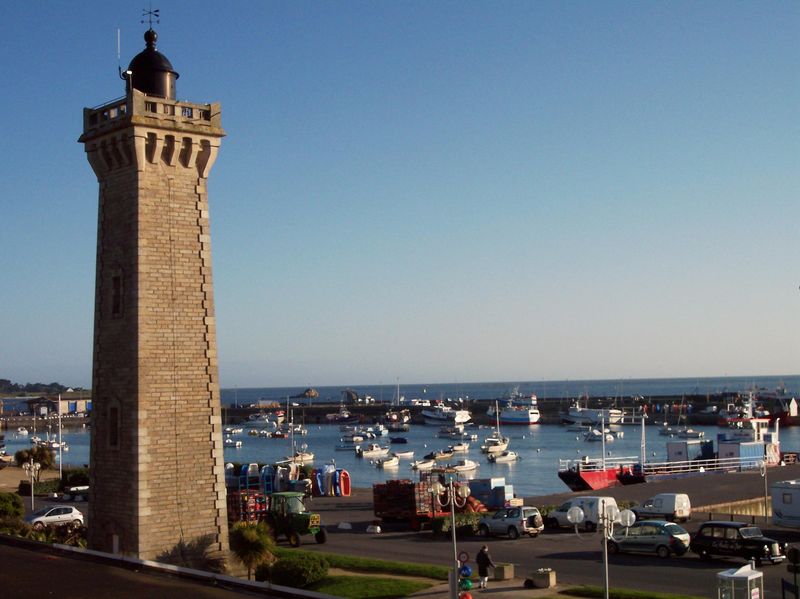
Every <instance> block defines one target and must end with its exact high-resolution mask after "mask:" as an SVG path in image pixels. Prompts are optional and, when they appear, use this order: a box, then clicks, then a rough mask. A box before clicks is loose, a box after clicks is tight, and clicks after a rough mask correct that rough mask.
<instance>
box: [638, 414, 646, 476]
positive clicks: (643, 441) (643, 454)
mask: <svg viewBox="0 0 800 599" xmlns="http://www.w3.org/2000/svg"><path fill="white" fill-rule="evenodd" d="M645 440H646V437H645V432H644V416H642V443H641V446H640V448H639V449H640V451H641V456H640V462H639V463H640V464H641V465H642V468H644V461H645V459H646V456H647V448H646V446H645Z"/></svg>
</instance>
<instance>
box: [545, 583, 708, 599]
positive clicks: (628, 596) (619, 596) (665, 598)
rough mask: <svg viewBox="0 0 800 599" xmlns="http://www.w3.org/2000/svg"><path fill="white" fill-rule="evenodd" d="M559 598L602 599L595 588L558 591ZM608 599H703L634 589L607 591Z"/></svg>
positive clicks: (599, 591) (582, 587)
mask: <svg viewBox="0 0 800 599" xmlns="http://www.w3.org/2000/svg"><path fill="white" fill-rule="evenodd" d="M558 595H559V596H561V597H602V596H603V589H602V588H601V587H596V586H579V587H573V588H571V589H567V590H564V591H560V592H559V593H558ZM608 596H609V598H610V599H703V598H702V597H697V596H695V595H680V594H676V593H654V592H653V591H637V590H634V589H609V591H608Z"/></svg>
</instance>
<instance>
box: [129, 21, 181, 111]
mask: <svg viewBox="0 0 800 599" xmlns="http://www.w3.org/2000/svg"><path fill="white" fill-rule="evenodd" d="M157 39H158V34H157V33H156V32H155V31H153V30H152V29H148V30H147V31H145V33H144V41H145V42H146V43H147V47H146V48H145V49H144V50H142V51H141V52H139V54H137V55H136V56H134V57H133V60H132V61H131V64H130V65H128V73H127V84H126V86H125V88H126V90H130V87H131V86H133V88H134V89H137V90H139V91H140V92H142V93H145V94H148V95H150V96H160V97H162V98H167V99H168V100H174V99H175V80H176V79H177V78H178V77H179V76H180V75H178V73H176V72H175V70H174V69H173V68H172V63H171V62H170V61H169V59H168V58H167V57H166V56H164V55H163V54H161V52H159V51H158V50H156V40H157Z"/></svg>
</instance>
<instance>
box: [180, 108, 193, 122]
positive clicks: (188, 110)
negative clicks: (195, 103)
mask: <svg viewBox="0 0 800 599" xmlns="http://www.w3.org/2000/svg"><path fill="white" fill-rule="evenodd" d="M181 116H185V117H186V118H189V119H190V118H192V116H193V115H192V108H191V106H182V107H181Z"/></svg>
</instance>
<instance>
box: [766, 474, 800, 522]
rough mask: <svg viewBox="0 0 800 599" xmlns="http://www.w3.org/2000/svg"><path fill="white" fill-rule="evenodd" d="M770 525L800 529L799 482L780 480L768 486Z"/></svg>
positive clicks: (796, 480)
mask: <svg viewBox="0 0 800 599" xmlns="http://www.w3.org/2000/svg"><path fill="white" fill-rule="evenodd" d="M770 497H772V523H773V524H777V525H778V526H790V527H792V528H800V480H798V479H795V480H782V481H779V482H774V483H772V484H770Z"/></svg>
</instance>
